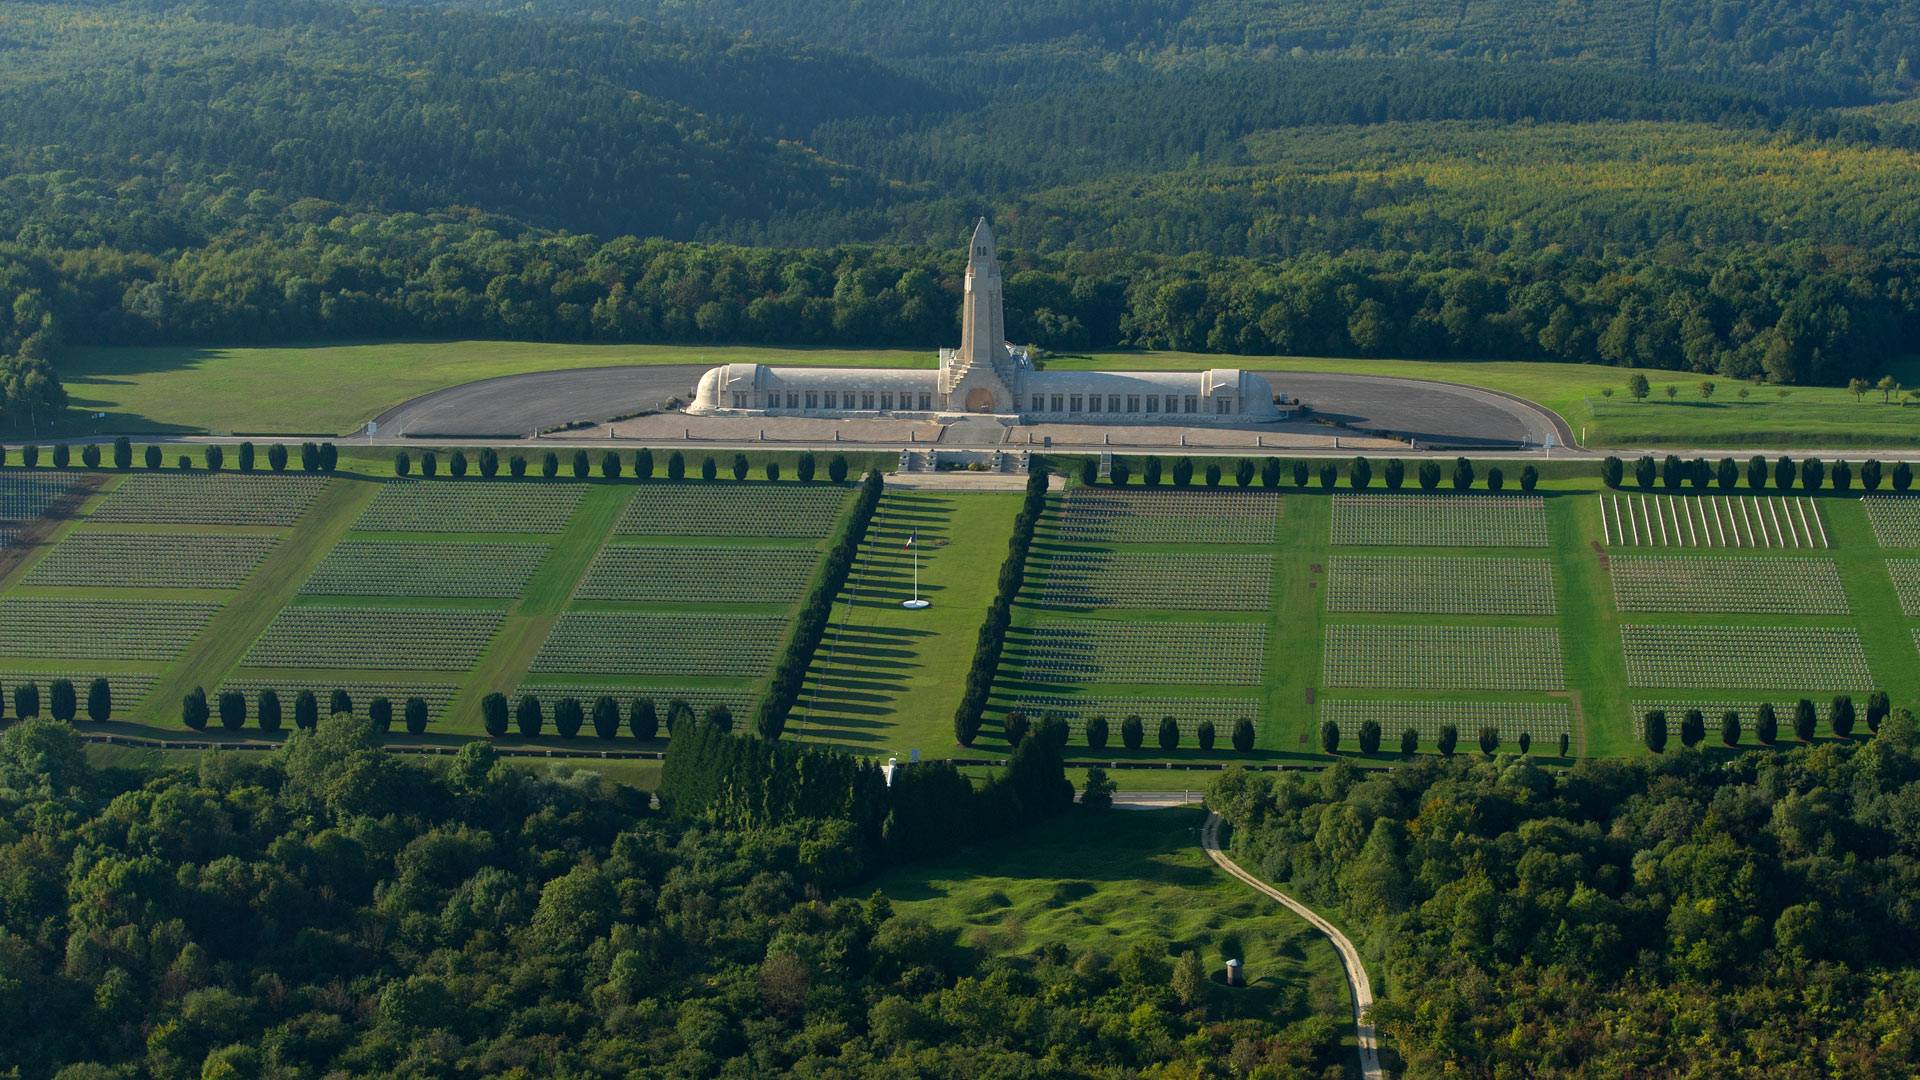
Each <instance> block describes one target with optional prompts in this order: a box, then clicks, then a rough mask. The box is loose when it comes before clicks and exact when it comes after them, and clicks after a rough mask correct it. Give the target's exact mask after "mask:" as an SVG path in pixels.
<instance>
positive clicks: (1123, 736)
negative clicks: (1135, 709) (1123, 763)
mask: <svg viewBox="0 0 1920 1080" xmlns="http://www.w3.org/2000/svg"><path fill="white" fill-rule="evenodd" d="M1146 740H1147V728H1146V725H1145V724H1143V723H1141V721H1140V717H1139V716H1137V715H1135V716H1129V717H1127V718H1126V719H1125V720H1122V721H1120V745H1122V746H1124V747H1126V748H1127V749H1129V750H1138V749H1140V746H1141V744H1142V743H1144V742H1146Z"/></svg>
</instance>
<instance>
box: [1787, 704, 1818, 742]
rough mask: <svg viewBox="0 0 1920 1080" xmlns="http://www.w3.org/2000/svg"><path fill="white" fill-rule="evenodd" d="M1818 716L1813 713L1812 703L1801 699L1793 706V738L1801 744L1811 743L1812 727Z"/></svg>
mask: <svg viewBox="0 0 1920 1080" xmlns="http://www.w3.org/2000/svg"><path fill="white" fill-rule="evenodd" d="M1818 720H1819V716H1818V714H1816V713H1815V712H1814V709H1813V702H1811V701H1808V700H1807V699H1806V698H1801V699H1800V700H1799V701H1797V702H1795V703H1794V706H1793V737H1794V738H1796V739H1798V740H1800V741H1801V742H1803V743H1809V742H1812V741H1813V729H1814V725H1815V724H1816V723H1817V722H1818Z"/></svg>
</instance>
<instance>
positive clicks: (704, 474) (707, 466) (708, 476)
mask: <svg viewBox="0 0 1920 1080" xmlns="http://www.w3.org/2000/svg"><path fill="white" fill-rule="evenodd" d="M682 471H683V472H684V471H685V467H684V466H682ZM719 475H720V463H719V462H717V461H715V460H713V455H712V454H708V455H707V456H706V457H705V458H703V459H701V461H700V479H702V480H712V479H714V478H715V477H717V476H719Z"/></svg>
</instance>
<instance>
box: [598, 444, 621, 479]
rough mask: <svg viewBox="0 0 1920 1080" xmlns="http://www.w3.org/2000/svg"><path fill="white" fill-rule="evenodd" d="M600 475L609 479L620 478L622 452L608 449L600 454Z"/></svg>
mask: <svg viewBox="0 0 1920 1080" xmlns="http://www.w3.org/2000/svg"><path fill="white" fill-rule="evenodd" d="M600 475H601V476H603V477H605V478H607V479H608V480H618V479H620V453H619V451H616V450H608V451H606V452H605V453H603V454H601V455H600Z"/></svg>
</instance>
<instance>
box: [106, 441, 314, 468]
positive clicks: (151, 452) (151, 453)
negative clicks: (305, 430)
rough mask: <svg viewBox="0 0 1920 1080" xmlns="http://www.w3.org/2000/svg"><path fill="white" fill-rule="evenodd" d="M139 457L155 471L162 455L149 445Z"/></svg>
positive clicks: (283, 451)
mask: <svg viewBox="0 0 1920 1080" xmlns="http://www.w3.org/2000/svg"><path fill="white" fill-rule="evenodd" d="M280 453H281V454H282V455H285V454H286V451H285V450H282V451H280ZM141 457H143V458H145V459H146V463H147V468H149V469H157V468H159V467H160V465H161V458H162V455H161V453H160V448H159V447H158V446H153V445H149V446H148V447H147V448H146V450H144V451H142V453H141Z"/></svg>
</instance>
